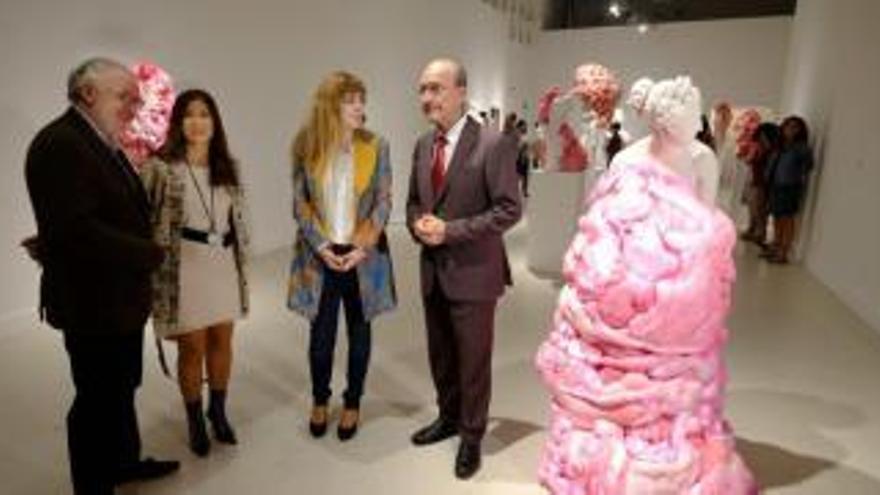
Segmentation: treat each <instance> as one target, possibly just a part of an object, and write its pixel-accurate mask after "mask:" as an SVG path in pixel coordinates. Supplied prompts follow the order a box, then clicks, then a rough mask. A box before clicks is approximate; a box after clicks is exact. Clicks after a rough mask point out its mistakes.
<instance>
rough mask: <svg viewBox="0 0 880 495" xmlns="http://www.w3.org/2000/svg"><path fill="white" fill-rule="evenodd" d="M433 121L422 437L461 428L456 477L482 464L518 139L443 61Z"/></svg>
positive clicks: (428, 76)
mask: <svg viewBox="0 0 880 495" xmlns="http://www.w3.org/2000/svg"><path fill="white" fill-rule="evenodd" d="M419 98H420V101H421V105H422V111H423V112H424V114H425V116H426V117H427V119H428V121H429V122H430V123H431V124H432V125H433V129H432V130H430V131H428V132H426V133H425V134H424V135H423V136H421V137H420V138H419V140H418V142H417V143H416V147H415V151H414V152H413V168H412V172H411V175H410V185H409V196H408V198H407V204H406V216H407V227H408V228H409V230H410V232H411V233H412V235H413V238H414V239H415V240H416V242H418V243H420V244H421V245H422V252H421V282H422V298H423V305H424V308H425V324H426V327H427V332H428V355H429V359H430V364H431V375H432V377H433V379H434V385H435V387H436V389H437V405H438V408H439V416H438V417H437V419H436V420H435V421H434V422H433V423H431V424H430V425H428V426H426V427H424V428H422V429H420V430H419V431H417V432H415V433H414V434H413V436H412V441H413V443H414V444H416V445H428V444H432V443H435V442H439V441H441V440H444V439H446V438H449V437H452V436H454V435H456V434H460V436H461V443H460V445H459V449H458V455H457V456H456V461H455V475H456V476H457V477H459V478H461V479H466V478H469V477H471V476H472V475H473V474H474V473H476V472H477V470H478V469H479V468H480V458H481V455H480V442H481V440H482V437H483V434H484V433H485V431H486V422H487V418H488V410H489V398H490V395H491V364H492V340H493V334H494V330H493V327H494V319H495V307H496V305H497V302H498V298H499V297H500V296H501V295H502V294H503V293H504V287H505V285H510V283H511V277H510V267H509V265H508V263H507V253H506V251H505V249H504V240H503V237H502V236H503V234H504V231H505V230H507V229H508V228H510V227H511V226H513V225H514V224H515V223H516V222H517V221H518V220H519V218H520V216H521V213H522V207H521V204H520V195H519V188H518V181H517V174H516V157H517V143H516V140H515V139H514V138H513V137H511V136H503V135H501V134H499V133H498V132H497V131H496V130H492V129H490V128H487V127H482V126H480V125H479V124H478V123H477V122H476V121H475V120H473V119H472V118H470V117H469V116H468V115H467V113H466V107H467V74H466V72H465V70H464V68H463V67H462V66H461V64H459V63H458V62H456V61H454V60H449V59H437V60H434V61H432V62H431V63H429V64H428V65H427V66H426V67H425V69H424V71H423V72H422V75H421V78H420V79H419Z"/></svg>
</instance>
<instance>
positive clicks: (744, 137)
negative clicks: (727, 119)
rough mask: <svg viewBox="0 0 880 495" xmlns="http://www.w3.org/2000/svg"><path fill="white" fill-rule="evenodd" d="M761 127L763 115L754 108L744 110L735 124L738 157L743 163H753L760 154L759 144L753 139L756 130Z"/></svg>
mask: <svg viewBox="0 0 880 495" xmlns="http://www.w3.org/2000/svg"><path fill="white" fill-rule="evenodd" d="M759 125H761V114H760V113H758V111H757V110H755V109H754V108H749V109H746V110H743V112H742V113H741V114H739V116H738V117H737V118H736V120H734V122H733V133H734V135H735V136H736V157H737V158H740V159H742V160H743V161H747V162H748V161H751V160H752V159H753V158H754V156H755V155H756V154H757V153H758V143H757V142H755V140H754V139H752V136H753V135H754V134H755V130H756V129H757V128H758V126H759Z"/></svg>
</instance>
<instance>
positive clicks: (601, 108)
mask: <svg viewBox="0 0 880 495" xmlns="http://www.w3.org/2000/svg"><path fill="white" fill-rule="evenodd" d="M573 91H574V92H576V93H577V94H579V95H580V96H581V98H583V100H584V103H585V104H586V105H587V106H588V107H589V108H591V109H592V110H593V112H594V115H595V117H596V120H597V121H598V123H599V124H600V127H603V128H604V127H607V125H608V124H609V123H610V122H611V120H612V119H613V118H614V108H615V107H616V106H617V100H618V99H619V98H620V83H619V82H618V80H617V77H616V76H615V75H614V73H613V72H611V71H610V70H609V69H608V68H607V67H605V66H603V65H599V64H585V65H581V66H580V67H578V68H577V69H576V70H575V85H574V88H573Z"/></svg>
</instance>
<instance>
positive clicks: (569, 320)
mask: <svg viewBox="0 0 880 495" xmlns="http://www.w3.org/2000/svg"><path fill="white" fill-rule="evenodd" d="M578 227H579V228H578V232H577V234H576V235H575V238H574V240H573V241H572V243H571V246H570V247H569V249H568V252H567V253H566V255H565V259H564V264H563V271H564V276H565V280H566V285H565V287H564V288H563V290H562V291H561V293H560V296H559V303H558V307H557V309H556V312H555V314H554V318H553V325H552V328H551V331H550V334H549V337H548V339H547V340H546V341H545V342H544V343H543V344H542V346H541V348H540V350H539V351H538V354H537V356H536V365H537V367H538V369H539V371H540V373H541V375H542V377H543V379H544V381H545V382H546V384H547V385H548V387H549V388H550V390H551V395H552V404H551V410H552V418H551V424H550V431H549V435H548V440H547V444H546V447H545V449H544V453H543V456H542V459H541V465H540V469H539V478H540V481H541V483H542V484H543V485H544V486H545V487H546V488H548V489H549V490H550V492H552V493H554V494H564V495H752V494H756V493H758V489H757V487H756V485H755V482H754V480H753V478H752V476H751V474H750V473H749V471H748V469H747V468H746V466H745V465H744V463H743V462H742V461H741V459H740V458H739V456H738V455H737V454H736V451H735V447H734V438H733V434H732V432H731V429H730V427H729V426H728V424H727V422H726V421H725V419H724V417H723V403H724V387H725V383H726V371H725V365H724V360H723V357H722V351H723V347H724V345H725V342H726V339H727V329H726V327H725V317H726V316H727V313H728V309H729V307H730V299H731V284H732V282H733V279H734V276H735V270H734V265H733V261H732V258H731V251H732V248H733V246H734V242H735V238H736V236H735V231H734V227H733V225H732V223H731V222H730V220H729V219H728V218H727V217H726V216H725V215H724V214H723V213H721V212H720V211H719V210H717V209H710V208H709V207H707V206H704V204H703V203H701V202H700V201H699V199H697V197H696V195H695V194H694V192H693V190H692V188H691V186H690V184H689V183H688V182H687V181H686V180H685V179H684V178H682V177H680V176H678V175H676V174H674V173H673V172H671V171H669V170H668V169H666V168H665V167H663V166H662V165H657V164H654V163H641V164H636V165H631V166H627V167H623V168H621V169H619V170H616V171H612V172H609V173H607V174H606V175H605V176H604V177H603V178H602V179H601V180H600V182H599V184H598V185H597V186H596V187H595V189H594V190H593V193H592V194H591V197H590V207H589V210H588V211H587V213H586V214H585V215H583V216H582V217H581V219H580V220H579V223H578Z"/></svg>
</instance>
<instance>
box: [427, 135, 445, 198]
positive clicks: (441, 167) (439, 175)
mask: <svg viewBox="0 0 880 495" xmlns="http://www.w3.org/2000/svg"><path fill="white" fill-rule="evenodd" d="M446 143H447V140H446V134H443V133H442V132H437V136H436V137H435V138H434V159H433V161H432V163H431V185H432V186H434V193H435V194H436V193H438V192H440V189H441V188H442V187H443V179H444V178H445V177H446Z"/></svg>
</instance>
